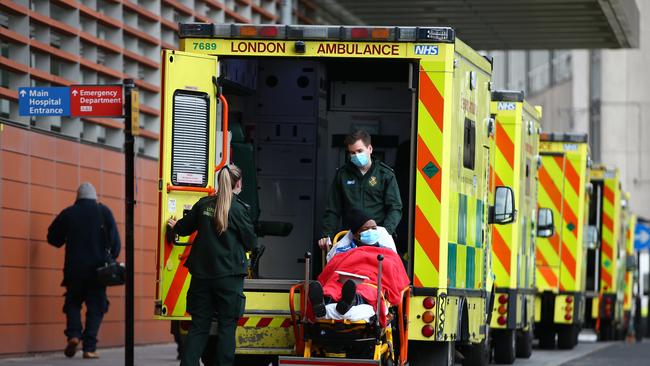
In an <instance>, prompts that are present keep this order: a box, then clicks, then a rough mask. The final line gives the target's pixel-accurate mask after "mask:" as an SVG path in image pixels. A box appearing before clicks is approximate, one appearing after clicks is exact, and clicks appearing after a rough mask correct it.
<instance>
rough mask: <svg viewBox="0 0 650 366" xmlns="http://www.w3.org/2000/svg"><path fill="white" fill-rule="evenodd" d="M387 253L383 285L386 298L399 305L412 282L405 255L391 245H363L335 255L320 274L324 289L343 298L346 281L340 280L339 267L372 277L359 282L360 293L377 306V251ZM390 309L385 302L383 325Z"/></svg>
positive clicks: (381, 320) (381, 319)
mask: <svg viewBox="0 0 650 366" xmlns="http://www.w3.org/2000/svg"><path fill="white" fill-rule="evenodd" d="M379 254H381V255H383V256H384V261H383V264H382V275H381V288H382V294H383V296H384V298H385V299H386V300H387V301H388V303H390V304H391V305H397V304H398V303H399V301H400V299H401V293H402V290H403V289H404V288H406V286H408V285H409V279H408V276H407V275H406V270H405V269H404V265H403V264H402V260H401V258H400V257H399V256H398V255H397V253H395V252H394V251H392V250H390V249H388V248H378V247H359V248H355V249H352V250H350V251H347V252H345V253H340V254H337V255H335V256H334V257H333V258H332V260H330V261H329V262H328V263H327V265H326V266H325V268H324V269H323V272H322V273H321V274H320V276H318V282H320V283H321V284H322V285H323V293H324V294H325V296H330V297H331V298H332V299H333V300H335V301H338V300H339V299H341V288H342V287H343V284H342V283H341V282H339V281H338V279H339V275H338V273H336V271H345V272H349V273H354V274H358V275H364V276H367V277H368V278H369V280H365V281H364V282H363V283H361V284H358V285H357V293H358V294H359V295H361V297H363V299H364V300H365V301H366V302H367V303H368V304H370V305H372V306H373V307H374V308H375V309H376V308H377V273H378V261H377V255H379ZM385 313H386V309H385V307H384V303H383V302H382V310H381V312H380V317H379V320H380V322H381V324H382V325H383V326H385V323H386V316H385Z"/></svg>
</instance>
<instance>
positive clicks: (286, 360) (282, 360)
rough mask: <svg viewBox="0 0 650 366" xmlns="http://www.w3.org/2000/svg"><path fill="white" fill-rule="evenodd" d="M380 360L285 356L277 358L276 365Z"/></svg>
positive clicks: (344, 365)
mask: <svg viewBox="0 0 650 366" xmlns="http://www.w3.org/2000/svg"><path fill="white" fill-rule="evenodd" d="M380 364H381V361H379V360H378V361H375V360H359V359H351V358H341V359H336V358H317V357H312V358H304V357H287V356H280V357H279V358H278V366H380Z"/></svg>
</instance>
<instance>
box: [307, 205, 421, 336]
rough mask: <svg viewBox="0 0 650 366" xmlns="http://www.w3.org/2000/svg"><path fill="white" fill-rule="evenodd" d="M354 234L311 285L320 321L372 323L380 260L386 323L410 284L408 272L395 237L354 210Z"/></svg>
mask: <svg viewBox="0 0 650 366" xmlns="http://www.w3.org/2000/svg"><path fill="white" fill-rule="evenodd" d="M350 214H351V215H350V216H349V218H348V220H347V221H348V222H349V223H350V231H349V232H348V234H347V235H346V236H345V237H344V238H343V239H342V240H341V241H339V242H337V243H336V244H335V245H334V246H333V247H332V249H331V250H330V251H329V253H328V254H327V260H328V262H327V265H326V266H325V268H323V272H322V273H321V274H320V275H319V276H318V282H316V281H314V282H312V283H311V284H310V286H309V300H310V302H311V306H312V311H313V313H314V316H315V317H316V318H324V319H337V320H341V319H346V320H350V321H360V320H366V321H367V320H369V319H370V318H371V317H372V316H373V315H375V310H376V309H377V283H378V261H377V255H379V254H381V255H383V256H384V261H383V265H382V276H381V287H382V296H383V300H384V301H381V309H382V311H381V312H380V314H381V316H380V321H381V322H382V324H383V323H384V322H385V317H386V313H387V312H388V307H387V306H386V302H388V303H389V304H397V303H398V302H399V301H400V296H401V291H402V290H403V289H404V288H405V287H406V286H408V285H409V280H408V276H407V274H406V270H405V269H404V266H403V264H402V260H401V258H400V257H399V255H398V254H397V251H396V249H395V243H394V242H393V239H392V237H391V236H390V235H389V234H388V233H387V232H386V230H385V229H384V228H382V227H378V226H377V224H376V223H375V221H374V220H372V219H371V218H369V217H368V216H367V215H365V214H364V213H363V212H362V211H359V210H352V211H351V212H350Z"/></svg>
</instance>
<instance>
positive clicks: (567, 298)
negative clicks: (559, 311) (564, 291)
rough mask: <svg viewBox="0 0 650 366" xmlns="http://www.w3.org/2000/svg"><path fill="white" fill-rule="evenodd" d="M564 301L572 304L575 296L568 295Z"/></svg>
mask: <svg viewBox="0 0 650 366" xmlns="http://www.w3.org/2000/svg"><path fill="white" fill-rule="evenodd" d="M564 301H566V303H567V304H570V303H572V302H573V297H571V296H567V297H566V298H565V299H564Z"/></svg>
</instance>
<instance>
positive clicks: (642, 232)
mask: <svg viewBox="0 0 650 366" xmlns="http://www.w3.org/2000/svg"><path fill="white" fill-rule="evenodd" d="M646 248H650V226H648V225H647V224H644V223H641V222H637V223H636V229H635V230H634V249H635V250H643V249H646Z"/></svg>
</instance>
